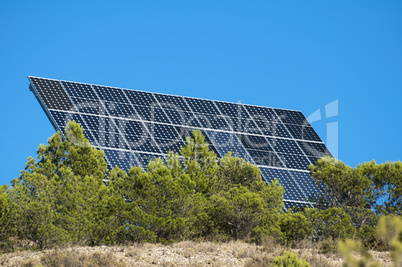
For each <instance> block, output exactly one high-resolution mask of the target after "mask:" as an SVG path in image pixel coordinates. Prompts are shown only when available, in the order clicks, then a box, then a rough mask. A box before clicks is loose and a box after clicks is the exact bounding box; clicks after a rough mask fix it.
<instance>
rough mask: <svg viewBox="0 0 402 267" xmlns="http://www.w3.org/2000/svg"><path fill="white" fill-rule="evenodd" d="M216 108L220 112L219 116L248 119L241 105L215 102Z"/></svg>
mask: <svg viewBox="0 0 402 267" xmlns="http://www.w3.org/2000/svg"><path fill="white" fill-rule="evenodd" d="M215 104H216V106H217V107H218V109H219V110H220V112H221V114H222V115H224V116H228V117H232V118H249V117H250V116H249V115H248V113H247V111H246V110H245V109H244V107H243V106H242V105H241V104H234V103H228V102H220V101H216V102H215Z"/></svg>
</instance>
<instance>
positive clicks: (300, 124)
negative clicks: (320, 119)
mask: <svg viewBox="0 0 402 267" xmlns="http://www.w3.org/2000/svg"><path fill="white" fill-rule="evenodd" d="M29 79H30V81H31V84H30V88H32V91H34V93H35V95H36V96H37V98H38V100H39V101H41V99H42V100H43V103H42V102H41V104H42V106H43V108H44V109H45V111H46V113H47V114H48V116H49V118H51V120H52V123H53V124H54V126H55V128H56V129H60V130H62V131H64V129H65V127H66V125H67V122H68V121H69V120H70V119H72V120H75V121H77V122H79V123H81V124H82V126H83V128H84V133H85V134H86V135H87V137H88V139H89V140H90V142H91V143H92V144H93V145H96V146H99V147H101V148H102V149H105V158H106V160H107V162H108V166H109V168H110V167H114V165H119V166H120V167H121V168H123V169H125V170H128V169H129V168H130V166H132V165H136V166H141V167H143V168H144V169H145V168H147V166H148V164H149V162H150V160H153V159H154V158H155V157H161V156H164V155H166V154H167V153H168V152H169V151H173V152H179V151H180V147H181V146H184V145H186V143H185V137H186V136H191V135H192V131H193V130H194V129H197V130H200V131H201V132H202V133H203V135H204V136H205V141H206V143H207V144H208V146H209V147H210V149H211V150H212V151H214V152H215V153H216V154H217V156H218V157H223V156H225V155H226V154H227V153H228V152H229V151H231V152H232V155H233V156H237V157H241V158H243V159H245V160H247V161H249V162H251V163H253V164H257V165H258V166H259V167H260V169H261V173H262V176H263V179H264V180H265V181H267V182H270V181H272V180H273V179H274V178H275V177H276V178H278V179H279V181H280V182H281V183H282V184H283V186H284V188H285V203H286V207H291V206H293V205H295V206H300V207H301V206H304V205H309V204H308V203H307V202H305V201H306V198H307V196H310V195H312V194H314V193H317V191H316V190H317V189H316V188H315V186H314V184H313V182H312V181H313V180H312V178H311V177H310V175H309V173H308V172H307V170H308V165H309V164H310V162H312V163H315V162H316V161H317V159H318V158H320V157H322V156H325V155H328V156H331V153H330V152H329V151H328V149H327V148H326V146H325V144H324V143H323V142H322V141H321V139H320V138H319V136H318V135H317V133H316V132H315V131H314V129H313V128H312V127H311V125H310V124H309V123H308V122H307V121H306V118H305V117H304V115H303V114H302V113H301V112H299V111H291V110H283V109H272V108H268V107H260V106H252V105H244V104H240V103H237V104H236V103H228V102H222V101H212V100H204V99H197V98H190V97H181V96H172V95H165V94H158V93H148V92H142V91H135V90H127V89H120V88H114V87H107V86H98V85H89V84H81V83H74V82H65V81H57V80H49V79H43V78H36V77H30V78H29ZM65 111H68V112H65Z"/></svg>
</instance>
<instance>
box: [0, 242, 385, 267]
mask: <svg viewBox="0 0 402 267" xmlns="http://www.w3.org/2000/svg"><path fill="white" fill-rule="evenodd" d="M310 245H311V244H310ZM283 251H284V248H283V247H280V246H277V245H274V244H267V245H265V246H256V245H254V244H248V243H244V242H240V241H236V242H229V243H221V244H216V243H211V242H199V243H196V242H192V241H184V242H180V243H176V244H172V245H161V244H149V243H145V244H134V245H131V246H99V247H73V248H66V249H53V250H45V251H40V252H33V251H21V252H14V253H7V254H3V255H1V256H0V265H1V266H36V265H43V266H63V267H70V266H74V267H76V266H155V265H157V266H250V267H251V266H269V264H270V262H271V261H272V260H273V259H274V258H275V257H276V256H278V255H282V254H283ZM292 251H293V252H295V253H297V254H298V255H299V257H301V258H304V259H307V261H308V262H309V263H310V264H311V266H341V263H342V258H341V256H340V255H339V254H331V253H330V254H319V253H317V250H316V249H313V248H309V245H306V246H305V247H304V248H299V249H293V250H292ZM371 254H372V256H373V259H374V260H376V261H378V262H380V263H381V265H382V266H392V263H391V260H390V258H389V254H388V253H387V252H381V253H380V252H371Z"/></svg>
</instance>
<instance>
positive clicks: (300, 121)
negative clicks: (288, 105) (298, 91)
mask: <svg viewBox="0 0 402 267" xmlns="http://www.w3.org/2000/svg"><path fill="white" fill-rule="evenodd" d="M275 112H276V113H277V114H278V116H279V117H280V119H281V120H282V122H283V123H288V124H297V125H306V126H310V124H309V123H308V121H307V119H306V117H304V115H303V113H301V112H300V111H294V110H286V109H275Z"/></svg>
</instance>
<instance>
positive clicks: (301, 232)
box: [279, 209, 312, 246]
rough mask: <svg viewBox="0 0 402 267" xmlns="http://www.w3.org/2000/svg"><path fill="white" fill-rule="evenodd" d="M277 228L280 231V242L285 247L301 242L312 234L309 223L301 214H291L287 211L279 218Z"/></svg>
mask: <svg viewBox="0 0 402 267" xmlns="http://www.w3.org/2000/svg"><path fill="white" fill-rule="evenodd" d="M279 227H280V230H281V234H282V236H281V240H282V242H283V243H284V244H285V245H287V246H292V245H293V244H294V243H295V242H298V241H301V240H303V239H305V238H307V237H309V236H311V234H312V228H311V223H310V222H309V221H308V220H307V218H306V217H305V216H304V215H303V213H301V212H295V213H294V212H292V210H291V209H288V212H287V213H283V214H282V216H280V217H279Z"/></svg>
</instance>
